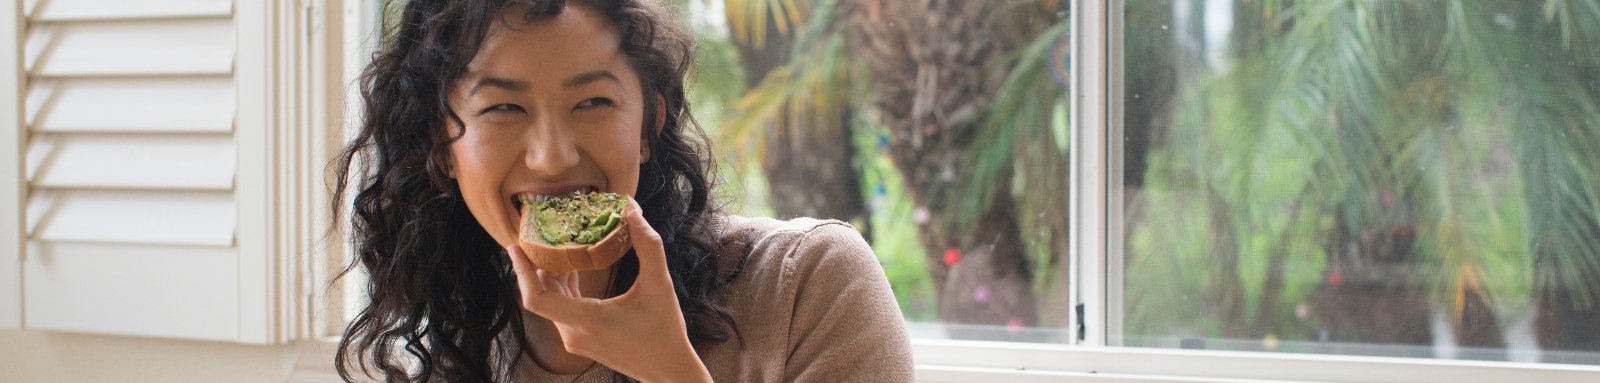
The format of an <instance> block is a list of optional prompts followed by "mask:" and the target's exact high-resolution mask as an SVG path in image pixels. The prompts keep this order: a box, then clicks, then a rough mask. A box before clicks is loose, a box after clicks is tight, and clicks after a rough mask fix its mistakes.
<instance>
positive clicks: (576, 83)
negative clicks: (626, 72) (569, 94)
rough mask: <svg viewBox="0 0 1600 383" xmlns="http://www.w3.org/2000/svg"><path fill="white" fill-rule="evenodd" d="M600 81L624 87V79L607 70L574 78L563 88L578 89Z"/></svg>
mask: <svg viewBox="0 0 1600 383" xmlns="http://www.w3.org/2000/svg"><path fill="white" fill-rule="evenodd" d="M600 80H611V82H614V83H617V86H622V79H620V78H617V75H616V74H613V73H611V71H609V70H605V69H601V70H597V71H593V72H588V73H584V74H580V75H577V76H572V78H569V79H567V81H563V82H562V83H561V86H563V87H566V88H577V87H581V86H584V85H589V83H592V82H595V81H600Z"/></svg>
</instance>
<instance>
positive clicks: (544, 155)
mask: <svg viewBox="0 0 1600 383" xmlns="http://www.w3.org/2000/svg"><path fill="white" fill-rule="evenodd" d="M536 124H537V126H534V127H533V129H530V131H532V132H535V133H534V134H529V135H528V138H527V140H528V143H527V147H528V152H527V153H525V154H524V155H523V156H522V157H523V162H524V164H525V165H526V166H527V167H528V169H530V170H533V171H534V172H535V173H539V174H540V175H542V176H548V177H555V176H559V175H561V174H562V173H565V172H566V171H567V169H571V168H573V167H576V166H578V145H577V142H576V141H575V137H572V135H571V134H567V133H565V132H564V130H565V129H562V128H561V127H560V126H558V125H557V124H555V123H551V122H537V123H536Z"/></svg>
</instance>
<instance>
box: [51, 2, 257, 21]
mask: <svg viewBox="0 0 1600 383" xmlns="http://www.w3.org/2000/svg"><path fill="white" fill-rule="evenodd" d="M232 12H233V2H232V1H229V0H138V1H127V0H112V1H107V0H50V1H46V2H45V3H44V4H43V5H42V8H40V9H39V10H38V11H36V12H35V13H34V14H33V15H32V20H34V21H44V22H56V21H79V20H110V19H148V18H172V17H206V16H222V17H227V16H229V15H230V14H231V13H232Z"/></svg>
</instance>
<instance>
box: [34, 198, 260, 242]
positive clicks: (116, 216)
mask: <svg viewBox="0 0 1600 383" xmlns="http://www.w3.org/2000/svg"><path fill="white" fill-rule="evenodd" d="M31 207H32V206H30V208H31ZM40 208H45V209H47V211H48V213H47V214H45V216H44V217H43V218H41V219H40V223H39V227H38V228H37V231H36V235H35V236H34V239H36V240H42V241H56V242H92V243H124V244H158V245H189V246H232V245H233V235H234V228H235V227H236V226H237V225H238V220H237V219H236V216H237V213H238V212H237V209H236V208H235V207H234V205H233V195H232V194H231V193H213V192H140V191H131V190H130V191H120V190H119V191H89V190H70V191H61V192H59V193H56V195H55V201H54V203H53V204H52V205H50V206H48V207H40Z"/></svg>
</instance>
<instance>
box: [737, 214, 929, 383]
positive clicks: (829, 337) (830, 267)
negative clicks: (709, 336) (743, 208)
mask: <svg viewBox="0 0 1600 383" xmlns="http://www.w3.org/2000/svg"><path fill="white" fill-rule="evenodd" d="M723 232H724V233H725V235H724V238H725V239H727V240H729V241H731V242H733V243H735V244H743V245H736V246H730V247H738V246H743V247H744V248H743V249H739V250H733V253H735V254H738V253H740V252H742V253H743V254H739V255H736V256H732V257H730V258H734V259H740V260H742V261H743V262H742V263H743V264H742V265H740V266H741V271H740V273H739V276H738V279H737V280H736V281H735V282H734V283H733V284H732V285H731V286H729V289H728V290H726V291H727V293H728V294H729V298H730V300H729V301H727V302H728V303H729V306H730V308H731V309H732V310H733V311H734V312H735V316H736V317H738V318H739V319H741V320H739V322H740V323H739V327H740V330H741V331H742V332H743V335H744V337H743V338H744V339H745V340H746V341H749V342H750V343H749V344H747V345H746V346H747V347H745V348H743V350H744V351H743V352H741V353H740V355H744V356H743V357H742V358H747V359H750V360H744V361H743V362H753V363H755V364H770V365H778V366H783V367H782V368H779V369H778V371H771V373H778V374H781V375H777V376H768V377H767V378H769V379H736V380H781V381H909V380H910V377H911V368H910V366H911V363H910V351H909V343H908V341H907V337H906V333H905V328H904V326H903V325H902V324H901V319H900V318H901V315H900V310H899V307H898V306H897V305H896V304H895V301H894V294H893V293H892V292H891V291H890V288H889V282H888V280H887V278H885V276H884V273H883V268H882V267H881V266H880V265H879V264H878V260H877V257H875V256H874V255H873V253H872V248H871V246H869V245H868V244H867V241H866V240H865V239H863V238H862V236H861V233H860V232H858V231H856V229H855V227H854V226H852V225H850V224H848V223H845V222H841V221H837V220H821V219H811V218H797V219H789V220H776V219H771V218H748V217H738V216H729V217H727V218H726V220H725V221H724V231H723ZM741 250H742V251H741ZM724 254H728V253H724ZM839 302H849V304H847V305H842V306H841V305H839V304H838V303H839ZM749 350H770V351H771V352H770V353H762V352H749ZM720 351H723V350H719V352H720ZM729 352H732V351H729ZM761 355H766V356H761ZM723 357H726V356H723ZM757 359H759V360H764V361H767V362H760V361H757ZM746 364H750V363H746ZM779 371H781V372H779ZM746 377H747V378H748V377H749V376H746Z"/></svg>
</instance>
